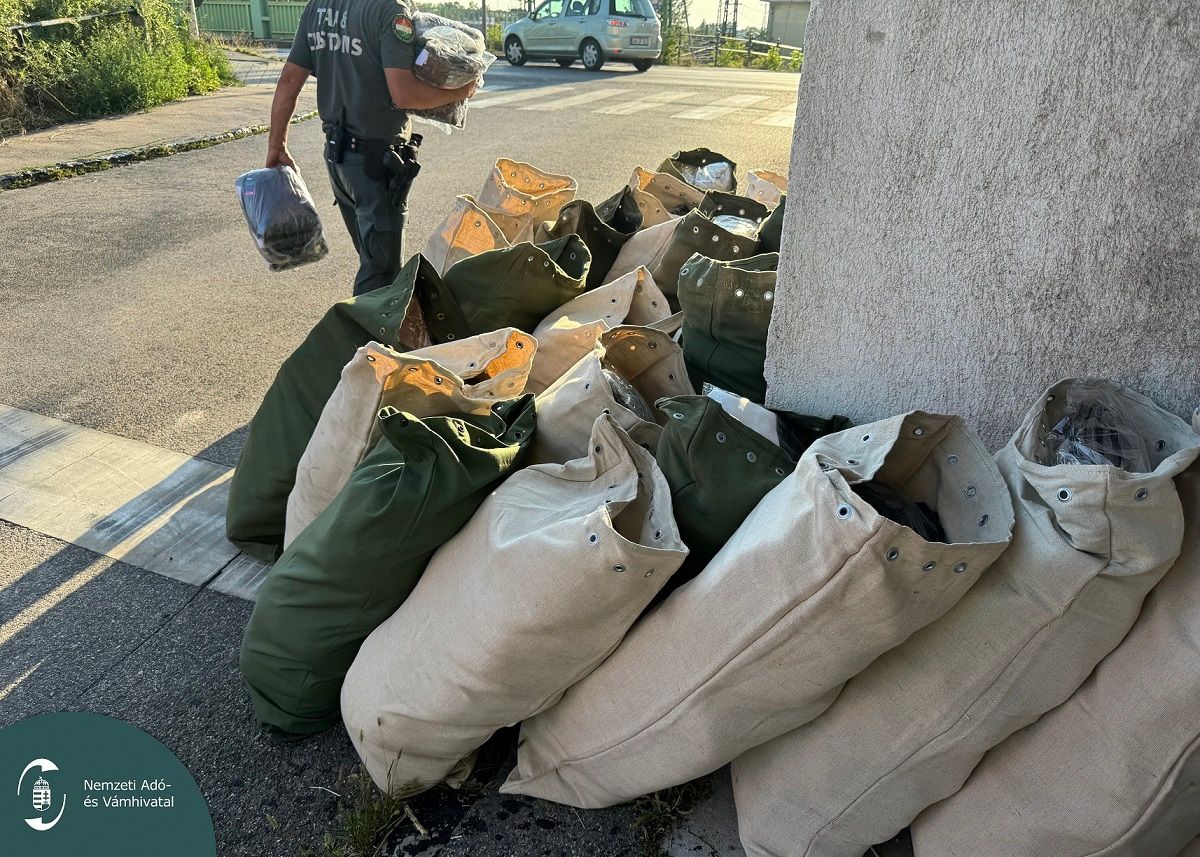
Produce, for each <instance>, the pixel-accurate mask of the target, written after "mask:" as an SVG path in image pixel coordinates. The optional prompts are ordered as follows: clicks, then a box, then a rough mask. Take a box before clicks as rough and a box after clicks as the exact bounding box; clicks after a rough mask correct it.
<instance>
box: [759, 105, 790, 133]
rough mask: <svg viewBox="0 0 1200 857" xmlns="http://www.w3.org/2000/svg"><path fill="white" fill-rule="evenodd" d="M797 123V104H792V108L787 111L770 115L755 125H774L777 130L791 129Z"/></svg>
mask: <svg viewBox="0 0 1200 857" xmlns="http://www.w3.org/2000/svg"><path fill="white" fill-rule="evenodd" d="M795 122H796V104H795V102H793V103H792V106H791V107H788V108H786V109H785V110H780V111H779V112H778V113H770V114H768V115H766V116H764V117H763V118H762V119H759V120H758V121H757V122H755V123H754V124H755V125H772V126H774V127H776V128H791V127H792V125H793V124H795Z"/></svg>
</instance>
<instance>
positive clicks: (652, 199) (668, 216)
mask: <svg viewBox="0 0 1200 857" xmlns="http://www.w3.org/2000/svg"><path fill="white" fill-rule="evenodd" d="M629 190H630V191H631V192H632V193H633V198H634V201H635V202H636V203H637V207H638V209H639V210H640V211H641V213H642V228H643V229H648V228H650V227H651V226H657V225H658V224H660V223H665V222H667V221H668V220H674V219H675V218H676V217H681V216H683V215H685V214H687V213H688V212H689V211H692V210H693V209H694V208H695V207H696V206H698V205H699V204H700V200H702V199H703V198H704V192H703V191H699V190H696V188H694V187H692V186H691V185H689V184H688V183H687V182H685V181H683V180H682V179H680V178H679V177H678V176H672V175H667V174H666V173H655V172H651V171H650V170H647V169H645V168H643V167H634V168H633V175H632V176H630V177H629Z"/></svg>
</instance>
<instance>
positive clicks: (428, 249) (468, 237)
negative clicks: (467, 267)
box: [421, 195, 534, 274]
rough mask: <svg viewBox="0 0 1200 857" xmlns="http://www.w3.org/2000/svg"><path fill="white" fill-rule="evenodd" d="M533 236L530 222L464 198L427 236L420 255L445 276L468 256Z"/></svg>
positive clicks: (457, 201)
mask: <svg viewBox="0 0 1200 857" xmlns="http://www.w3.org/2000/svg"><path fill="white" fill-rule="evenodd" d="M533 232H534V223H533V218H531V217H527V216H526V217H518V216H516V215H512V214H508V213H507V212H504V211H500V210H498V209H494V208H488V207H487V206H483V205H480V204H479V203H478V202H476V201H475V199H474V198H473V197H471V196H467V195H463V196H460V197H458V199H457V200H456V201H455V205H454V208H453V210H451V212H450V213H449V214H448V215H446V219H445V220H443V221H442V223H441V225H440V226H438V227H437V228H436V229H434V230H433V232H432V233H431V234H430V236H429V240H428V241H427V242H425V249H424V250H422V251H421V254H422V255H423V256H424V257H425V258H426V259H428V260H429V261H430V263H431V264H432V265H433V267H434V268H435V269H436V270H437V272H438V273H439V274H445V273H446V270H447V269H448V268H449V267H450V266H451V265H453V264H454V263H455V262H460V261H462V260H463V259H466V258H467V257H468V256H476V255H478V254H480V253H485V252H487V251H488V250H502V249H504V248H505V247H509V246H511V245H512V244H517V243H520V242H522V241H532V240H533Z"/></svg>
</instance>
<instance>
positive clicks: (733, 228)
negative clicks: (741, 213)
mask: <svg viewBox="0 0 1200 857" xmlns="http://www.w3.org/2000/svg"><path fill="white" fill-rule="evenodd" d="M713 223H715V224H716V225H717V226H720V227H721V228H722V229H724V230H726V231H728V232H732V233H733V234H734V235H742V236H744V237H746V238H757V237H758V228H759V224H757V223H755V222H754V221H753V220H751V219H750V218H748V217H738V216H737V215H736V214H718V215H717V216H716V217H714V218H713Z"/></svg>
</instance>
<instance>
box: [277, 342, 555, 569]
mask: <svg viewBox="0 0 1200 857" xmlns="http://www.w3.org/2000/svg"><path fill="white" fill-rule="evenodd" d="M536 350H537V341H536V340H535V339H534V338H533V337H532V336H530V335H529V334H527V333H522V332H521V331H519V330H516V329H515V328H511V327H507V328H504V329H502V330H496V331H492V332H491V333H485V334H481V335H479V336H472V337H470V338H468V339H463V340H460V341H457V342H446V343H443V344H441V345H431V346H429V347H427V348H422V349H419V350H417V351H410V352H408V353H406V354H401V353H400V352H398V351H394V350H392V349H391V348H388V347H387V346H385V345H380V344H379V343H377V342H372V343H370V344H368V345H365V346H364V347H362V348H360V349H359V350H358V353H357V354H355V355H354V359H352V360H351V361H350V362H349V363H347V364H346V366H345V367H344V368H343V369H342V379H341V381H339V382H338V385H337V388H336V389H335V390H334V391H333V395H331V396H330V397H329V401H328V402H326V404H325V408H324V410H323V411H321V418H320V419H319V420H318V421H317V426H316V429H315V430H314V431H313V436H312V440H310V441H309V442H308V447H307V448H306V449H305V450H304V455H303V456H301V458H300V464H299V466H298V467H297V468H296V486H295V487H294V488H293V489H292V493H291V496H289V497H288V505H287V532H286V534H285V538H284V543H283V544H284V547H285V548H286V547H287V546H288V545H289V544H291V543H292V541H294V540H295V538H296V536H297V535H299V533H300V532H301V531H302V530H303V529H304V528H305V527H307V526H308V525H309V524H310V523H312V521H313V520H314V519H315V518H316V517H317V515H319V514H320V513H321V512H322V511H324V510H325V508H326V507H327V506H328V505H329V504H330V503H331V502H333V498H334V497H336V496H337V495H338V492H339V491H341V490H342V488H343V487H345V485H346V483H347V482H348V481H350V474H351V473H352V472H353V471H354V468H355V467H357V466H358V464H359V462H361V461H362V459H363V457H364V456H366V454H367V453H368V452H370V451H371V450H372V449H374V448H375V445H376V444H377V443H378V442H379V439H380V436H381V435H380V432H381V431H382V423H381V422H380V421H379V419H378V414H379V412H380V410H381V409H383V408H393V409H395V410H398V411H403V412H404V413H408V414H412V415H413V416H415V417H432V416H449V415H451V414H479V415H484V414H488V413H490V412H491V409H492V406H493V405H495V404H496V403H497V402H504V401H508V400H510V399H515V398H518V397H519V396H521V395H523V394H524V393H525V385H526V381H527V380H528V378H529V371H530V368H531V366H532V361H533V356H534V353H535V351H536Z"/></svg>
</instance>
